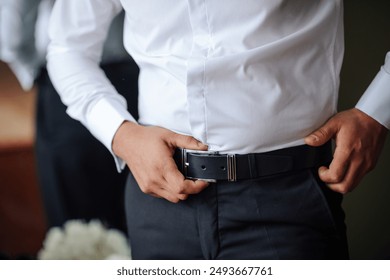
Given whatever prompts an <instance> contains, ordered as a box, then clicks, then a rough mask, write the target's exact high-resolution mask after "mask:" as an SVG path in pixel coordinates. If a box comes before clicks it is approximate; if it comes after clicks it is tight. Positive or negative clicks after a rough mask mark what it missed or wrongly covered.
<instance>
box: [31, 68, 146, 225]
mask: <svg viewBox="0 0 390 280" xmlns="http://www.w3.org/2000/svg"><path fill="white" fill-rule="evenodd" d="M103 69H104V70H105V72H106V74H107V76H108V78H109V79H110V80H111V82H112V83H113V85H114V86H115V87H116V88H117V90H118V91H119V92H120V93H121V94H122V95H124V96H125V98H126V99H127V102H128V106H129V109H130V111H132V113H133V114H134V115H135V116H137V97H138V90H137V79H138V68H137V66H136V65H135V63H134V62H133V61H126V62H118V63H112V64H108V65H105V66H103ZM37 87H38V98H37V120H36V143H35V148H36V158H37V171H38V177H39V181H40V186H41V193H42V197H43V203H44V208H45V212H46V216H47V222H48V227H52V226H61V225H62V224H63V223H64V222H66V221H67V220H70V219H83V220H90V219H100V220H101V221H102V222H103V223H104V224H106V225H107V226H109V227H114V228H117V229H120V230H122V231H126V219H125V214H124V205H123V203H124V187H125V182H126V178H127V173H128V171H125V172H122V173H121V174H119V173H118V172H117V170H116V168H115V163H114V159H113V157H112V156H111V154H110V152H109V151H108V150H107V149H106V148H105V147H104V146H103V145H102V144H101V143H100V142H99V141H98V140H96V139H95V138H94V137H93V136H92V135H91V134H90V132H89V131H88V130H87V129H86V128H85V127H84V126H83V125H82V124H81V123H79V122H78V121H76V120H73V119H71V118H70V117H69V116H68V115H67V114H66V112H65V110H66V107H65V106H64V105H63V104H62V102H61V100H60V98H59V95H58V94H57V92H56V91H55V89H54V88H53V85H52V84H51V82H50V79H49V77H48V75H47V72H46V70H43V71H42V74H41V75H40V77H39V78H38V80H37Z"/></svg>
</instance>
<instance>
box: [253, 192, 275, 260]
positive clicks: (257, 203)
mask: <svg viewBox="0 0 390 280" xmlns="http://www.w3.org/2000/svg"><path fill="white" fill-rule="evenodd" d="M255 202H256V212H257V214H258V215H259V216H260V217H261V218H262V219H263V218H264V217H263V215H262V214H261V211H260V207H259V202H258V201H257V199H255ZM264 230H265V233H266V234H267V239H268V243H269V244H270V247H271V248H272V251H273V253H274V255H275V258H276V259H280V258H279V252H278V250H277V249H276V248H275V246H274V245H273V244H272V242H271V238H270V235H269V232H268V227H267V226H266V225H264Z"/></svg>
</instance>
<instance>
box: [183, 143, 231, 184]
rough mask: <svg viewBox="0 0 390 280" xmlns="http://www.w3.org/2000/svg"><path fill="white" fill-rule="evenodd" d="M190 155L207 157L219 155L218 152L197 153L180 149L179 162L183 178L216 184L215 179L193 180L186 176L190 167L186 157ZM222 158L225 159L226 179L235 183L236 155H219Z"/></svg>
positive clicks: (197, 151)
mask: <svg viewBox="0 0 390 280" xmlns="http://www.w3.org/2000/svg"><path fill="white" fill-rule="evenodd" d="M189 153H191V154H208V155H220V154H219V152H216V151H199V150H190V149H181V157H182V158H181V162H182V170H183V175H184V177H185V178H188V179H196V180H202V181H205V182H210V183H216V182H217V180H216V179H206V178H193V177H189V176H188V175H187V170H188V167H189V166H190V164H189V162H188V160H187V155H188V154H189ZM220 156H224V157H226V159H227V173H228V174H227V179H228V181H229V182H236V181H237V169H236V155H235V154H227V155H220Z"/></svg>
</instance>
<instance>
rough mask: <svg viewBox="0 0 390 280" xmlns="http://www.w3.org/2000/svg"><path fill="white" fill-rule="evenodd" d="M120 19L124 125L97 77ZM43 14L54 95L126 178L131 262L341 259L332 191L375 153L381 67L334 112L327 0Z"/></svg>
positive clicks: (353, 179) (339, 55) (337, 1)
mask: <svg viewBox="0 0 390 280" xmlns="http://www.w3.org/2000/svg"><path fill="white" fill-rule="evenodd" d="M122 8H124V10H125V12H126V17H125V30H124V44H125V47H126V50H127V51H128V52H129V54H130V55H131V56H132V57H133V58H134V60H135V61H136V62H137V64H138V65H139V67H140V77H139V119H138V121H137V120H136V118H135V117H134V116H132V115H131V113H129V112H128V111H127V109H126V106H125V105H126V104H125V102H124V101H123V99H122V98H121V97H120V95H118V93H117V92H116V91H115V89H114V88H112V87H111V86H110V84H109V82H108V80H107V79H106V78H105V76H104V73H103V72H102V71H101V69H100V68H99V60H100V56H101V50H102V48H101V45H102V41H103V40H104V37H105V34H106V32H107V30H108V26H109V24H110V22H111V19H112V18H113V17H114V16H115V15H116V14H117V13H118V12H119V11H120V10H121V9H122ZM54 15H55V16H54V17H52V20H51V23H50V37H51V43H50V46H49V52H48V56H47V57H48V69H49V72H50V76H51V77H52V80H53V83H54V85H55V86H56V88H57V89H58V92H59V94H60V95H61V97H62V100H63V102H64V103H65V104H66V105H67V106H68V113H69V114H70V115H71V116H72V117H73V118H75V119H78V120H80V121H81V122H82V123H83V124H84V125H85V126H86V127H87V128H88V129H89V130H90V131H91V132H92V133H93V134H94V135H95V137H97V138H98V139H99V140H100V141H101V142H102V143H103V144H104V145H105V146H106V147H107V148H108V149H109V150H110V151H111V153H112V154H113V155H114V160H115V161H116V164H117V167H118V169H121V168H123V167H124V166H125V164H127V166H128V167H129V168H130V170H131V174H130V175H129V179H128V182H127V186H126V214H127V221H128V223H127V224H128V233H129V237H130V244H131V248H132V255H133V258H134V259H345V258H348V246H347V240H346V229H345V223H344V212H343V210H342V207H341V202H342V194H344V193H347V192H350V191H352V190H353V189H354V188H355V187H356V186H357V185H358V183H359V182H360V180H361V179H362V178H363V176H364V175H365V174H366V173H367V172H369V171H370V170H371V169H372V168H373V167H374V166H375V163H376V161H377V159H378V157H379V154H380V152H381V149H382V147H383V144H384V141H385V137H386V135H387V130H388V128H389V127H390V110H389V107H390V61H389V59H387V60H386V62H385V65H384V66H383V68H382V69H381V71H380V72H379V73H378V75H377V77H376V78H375V80H374V81H373V82H372V84H371V86H370V87H369V88H368V89H367V91H366V92H365V93H364V95H363V96H362V98H361V99H360V101H359V103H358V104H357V105H356V108H353V109H350V110H346V111H343V112H340V113H337V112H336V108H337V97H338V87H339V73H340V68H341V65H342V59H343V51H344V45H343V16H342V15H343V2H342V1H341V0H327V1H320V0H268V1H250V0H244V1H228V2H221V1H213V0H209V1H194V0H188V1H174V0H166V1H157V0H145V1H133V0H83V1H80V0H58V2H57V3H56V5H55V8H54ZM389 55H390V54H389ZM63 61H66V63H63ZM103 113H104V114H105V115H104V117H103ZM331 139H334V143H335V150H334V152H332V149H331V142H330V140H331Z"/></svg>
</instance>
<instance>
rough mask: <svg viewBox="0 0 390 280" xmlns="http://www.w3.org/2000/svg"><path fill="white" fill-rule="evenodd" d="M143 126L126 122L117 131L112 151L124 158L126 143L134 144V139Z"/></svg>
mask: <svg viewBox="0 0 390 280" xmlns="http://www.w3.org/2000/svg"><path fill="white" fill-rule="evenodd" d="M141 127H142V126H141V125H139V124H137V123H135V122H131V121H124V122H123V123H122V124H121V125H120V126H119V128H118V129H117V131H116V132H115V135H114V138H113V139H112V151H113V152H114V154H115V155H116V156H118V157H121V158H123V156H121V155H123V152H124V151H123V150H122V147H123V144H124V143H125V142H127V143H129V142H132V140H131V139H132V138H133V137H135V135H137V131H138V130H139V129H140V128H141Z"/></svg>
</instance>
